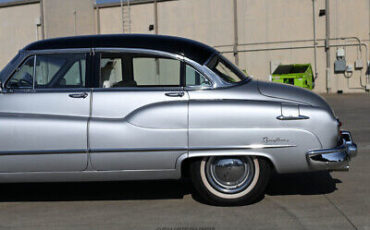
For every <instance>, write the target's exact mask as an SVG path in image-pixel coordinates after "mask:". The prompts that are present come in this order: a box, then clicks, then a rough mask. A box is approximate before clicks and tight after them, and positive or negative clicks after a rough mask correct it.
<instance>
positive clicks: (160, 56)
mask: <svg viewBox="0 0 370 230" xmlns="http://www.w3.org/2000/svg"><path fill="white" fill-rule="evenodd" d="M95 60H96V62H95V66H96V67H97V68H96V70H95V73H96V78H95V81H96V86H95V88H94V89H93V100H92V114H91V120H90V122H89V148H90V160H91V163H92V167H93V168H94V169H96V170H99V171H115V170H146V171H147V170H173V169H175V167H176V161H177V159H178V158H179V157H180V156H181V155H183V154H187V149H188V132H187V131H188V94H187V92H185V91H184V89H183V87H182V85H183V81H184V79H183V68H184V65H183V62H182V58H181V57H178V56H175V55H171V54H167V53H162V52H156V51H151V50H137V49H96V50H95Z"/></svg>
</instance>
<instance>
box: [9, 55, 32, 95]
mask: <svg viewBox="0 0 370 230" xmlns="http://www.w3.org/2000/svg"><path fill="white" fill-rule="evenodd" d="M34 62H35V57H34V56H31V57H28V58H27V59H26V61H25V62H23V64H22V65H21V66H20V67H19V68H18V69H16V71H15V73H14V74H13V76H12V77H11V78H10V80H9V81H8V82H7V84H6V88H8V89H32V87H33V74H34V69H33V68H34Z"/></svg>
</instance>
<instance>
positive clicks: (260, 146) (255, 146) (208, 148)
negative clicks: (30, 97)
mask: <svg viewBox="0 0 370 230" xmlns="http://www.w3.org/2000/svg"><path fill="white" fill-rule="evenodd" d="M290 147H296V145H263V144H253V145H235V146H215V147H214V146H204V147H190V148H187V147H169V148H114V149H113V148H107V149H89V150H84V149H69V150H68V149H67V150H32V151H28V150H25V151H22V150H17V151H0V156H4V155H32V154H38V155H40V154H72V153H78V154H80V153H104V152H159V151H212V150H245V149H270V148H290Z"/></svg>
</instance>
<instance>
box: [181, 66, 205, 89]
mask: <svg viewBox="0 0 370 230" xmlns="http://www.w3.org/2000/svg"><path fill="white" fill-rule="evenodd" d="M185 73H186V86H210V82H209V81H208V79H207V78H206V77H204V76H203V75H202V74H201V73H199V72H198V71H197V70H196V69H194V68H193V67H191V66H190V65H186V68H185Z"/></svg>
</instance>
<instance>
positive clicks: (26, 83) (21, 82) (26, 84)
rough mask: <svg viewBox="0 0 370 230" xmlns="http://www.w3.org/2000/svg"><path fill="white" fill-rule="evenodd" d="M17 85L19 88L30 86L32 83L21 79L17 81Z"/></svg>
mask: <svg viewBox="0 0 370 230" xmlns="http://www.w3.org/2000/svg"><path fill="white" fill-rule="evenodd" d="M18 84H19V85H20V86H32V85H33V82H31V81H28V80H26V79H24V78H22V79H20V80H19V82H18Z"/></svg>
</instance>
